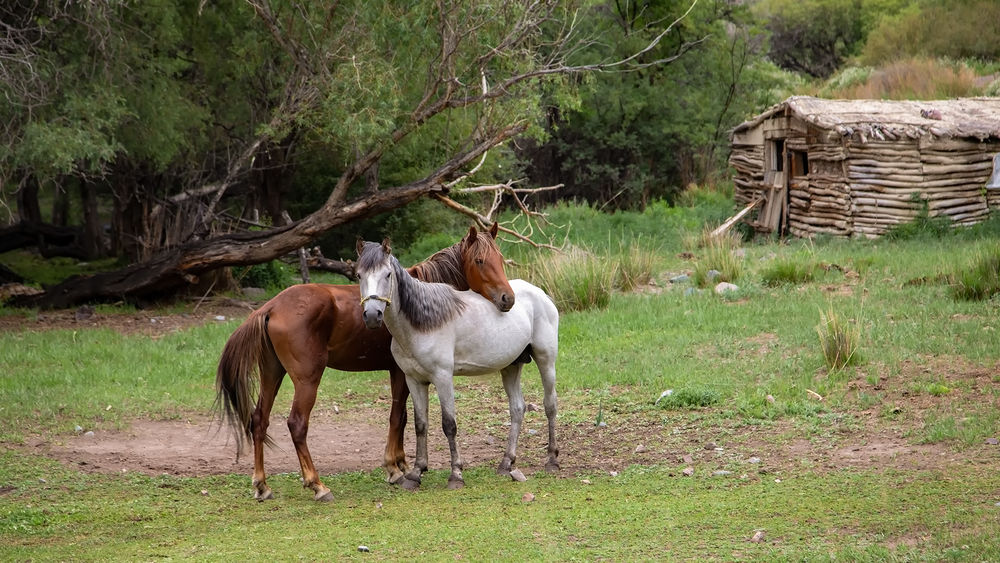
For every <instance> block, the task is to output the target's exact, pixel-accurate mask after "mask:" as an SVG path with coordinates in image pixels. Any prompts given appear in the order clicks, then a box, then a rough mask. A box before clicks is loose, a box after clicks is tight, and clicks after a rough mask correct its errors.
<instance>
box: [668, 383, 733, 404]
mask: <svg viewBox="0 0 1000 563" xmlns="http://www.w3.org/2000/svg"><path fill="white" fill-rule="evenodd" d="M721 399H722V395H721V394H720V393H719V392H717V391H715V390H713V389H708V388H701V387H684V388H681V389H677V390H675V391H673V392H672V393H670V394H669V395H667V396H665V397H663V398H661V399H660V401H659V406H660V408H664V409H692V408H701V407H710V406H712V405H714V404H716V403H718V402H719V401H720V400H721Z"/></svg>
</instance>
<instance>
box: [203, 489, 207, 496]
mask: <svg viewBox="0 0 1000 563" xmlns="http://www.w3.org/2000/svg"><path fill="white" fill-rule="evenodd" d="M201 496H203V497H207V496H208V491H206V490H205V489H202V490H201Z"/></svg>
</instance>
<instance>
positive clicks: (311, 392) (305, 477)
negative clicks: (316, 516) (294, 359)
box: [288, 371, 333, 501]
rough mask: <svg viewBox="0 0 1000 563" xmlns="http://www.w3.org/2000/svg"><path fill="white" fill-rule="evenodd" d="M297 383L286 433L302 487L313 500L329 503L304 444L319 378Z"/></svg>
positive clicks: (325, 490) (328, 490)
mask: <svg viewBox="0 0 1000 563" xmlns="http://www.w3.org/2000/svg"><path fill="white" fill-rule="evenodd" d="M320 374H322V371H320ZM297 383H298V385H296V386H295V394H294V396H293V397H292V410H291V412H290V413H289V414H288V432H289V433H291V435H292V444H294V445H295V453H296V454H297V455H298V457H299V466H300V467H301V468H302V486H303V487H306V488H308V489H311V490H312V492H313V499H314V500H319V501H331V500H333V493H331V492H330V489H328V488H327V487H326V485H324V484H323V482H322V481H320V480H319V473H318V472H317V471H316V466H315V465H313V461H312V456H311V455H310V454H309V446H308V445H307V444H306V436H307V435H308V434H309V414H310V413H311V412H312V408H313V405H314V404H316V391H317V387H318V384H319V377H314V378H312V379H310V380H308V381H300V382H297Z"/></svg>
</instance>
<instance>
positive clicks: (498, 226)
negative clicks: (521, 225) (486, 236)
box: [490, 221, 500, 239]
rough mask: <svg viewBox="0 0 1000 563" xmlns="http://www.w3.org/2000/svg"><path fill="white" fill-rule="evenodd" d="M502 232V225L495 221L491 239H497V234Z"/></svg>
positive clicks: (491, 230)
mask: <svg viewBox="0 0 1000 563" xmlns="http://www.w3.org/2000/svg"><path fill="white" fill-rule="evenodd" d="M499 231H500V223H497V222H496V221H493V226H492V227H490V238H492V239H496V238H497V233H498V232H499Z"/></svg>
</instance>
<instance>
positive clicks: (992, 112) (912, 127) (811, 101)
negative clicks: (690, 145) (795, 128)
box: [733, 96, 1000, 142]
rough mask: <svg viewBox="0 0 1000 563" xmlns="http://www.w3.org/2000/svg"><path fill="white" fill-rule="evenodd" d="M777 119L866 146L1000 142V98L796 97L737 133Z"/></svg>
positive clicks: (734, 131) (741, 127) (749, 123)
mask: <svg viewBox="0 0 1000 563" xmlns="http://www.w3.org/2000/svg"><path fill="white" fill-rule="evenodd" d="M775 114H790V115H794V116H796V117H798V118H800V119H802V120H804V121H807V122H809V123H812V124H814V125H815V126H816V127H819V128H822V129H827V130H832V131H836V132H838V133H840V134H841V135H843V136H845V137H849V136H853V135H854V134H857V135H858V136H859V138H860V139H861V141H862V142H864V141H866V140H868V139H871V140H875V139H878V140H893V139H899V138H911V139H918V138H921V137H925V136H928V135H933V136H935V137H951V138H974V139H978V140H980V141H982V140H985V139H988V138H991V137H992V138H995V139H1000V98H958V99H952V100H932V101H894V100H824V99H821V98H813V97H811V96H792V97H791V98H788V99H787V100H785V101H783V102H781V103H779V104H777V105H775V106H773V107H771V108H770V109H768V110H766V111H765V112H763V113H762V114H760V115H758V116H757V117H755V118H753V119H751V120H750V121H746V122H744V123H742V124H740V125H738V126H736V128H735V129H734V130H733V133H739V132H741V131H744V130H747V129H750V128H752V127H755V126H757V125H759V124H760V123H761V122H762V121H764V120H765V119H768V118H770V117H772V116H774V115H775Z"/></svg>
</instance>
